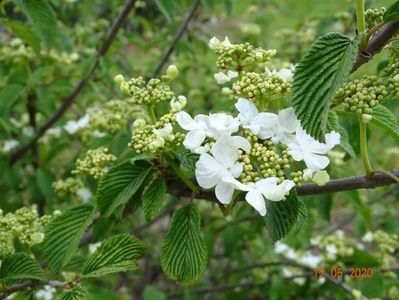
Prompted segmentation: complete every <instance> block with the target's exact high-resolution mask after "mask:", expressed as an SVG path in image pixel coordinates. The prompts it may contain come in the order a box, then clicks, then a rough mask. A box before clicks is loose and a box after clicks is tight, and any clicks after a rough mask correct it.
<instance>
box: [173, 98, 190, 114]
mask: <svg viewBox="0 0 399 300" xmlns="http://www.w3.org/2000/svg"><path fill="white" fill-rule="evenodd" d="M186 104H187V99H186V97H184V96H182V95H180V96H178V97H177V100H175V99H172V101H170V107H171V108H172V109H175V110H177V111H181V110H182V109H183V107H185V106H186Z"/></svg>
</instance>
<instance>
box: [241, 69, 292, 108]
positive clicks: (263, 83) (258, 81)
mask: <svg viewBox="0 0 399 300" xmlns="http://www.w3.org/2000/svg"><path fill="white" fill-rule="evenodd" d="M290 88H291V84H290V83H288V82H286V81H284V80H283V79H282V78H280V77H279V76H278V75H277V74H267V73H254V72H248V73H244V74H243V76H242V78H241V79H240V80H238V81H236V82H235V83H234V84H233V92H234V94H235V95H236V96H238V97H243V98H247V99H250V100H252V101H255V100H258V99H264V98H266V97H271V96H275V95H284V94H286V93H289V92H290Z"/></svg>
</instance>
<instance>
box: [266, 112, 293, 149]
mask: <svg viewBox="0 0 399 300" xmlns="http://www.w3.org/2000/svg"><path fill="white" fill-rule="evenodd" d="M277 119H278V120H277V122H276V123H275V124H274V126H273V127H271V128H270V129H269V130H268V131H267V130H263V131H262V134H261V135H260V136H259V137H260V138H261V139H269V138H271V140H272V142H273V144H278V143H282V144H284V145H288V144H289V143H292V142H294V141H295V135H294V133H295V131H296V130H297V129H298V128H299V126H300V122H299V121H298V119H297V117H296V115H295V111H294V109H293V108H291V107H289V108H286V109H283V110H280V111H279V113H278V115H277Z"/></svg>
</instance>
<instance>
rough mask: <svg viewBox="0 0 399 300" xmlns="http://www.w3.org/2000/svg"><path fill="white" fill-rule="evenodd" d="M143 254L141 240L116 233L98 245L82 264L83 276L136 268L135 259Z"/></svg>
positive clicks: (95, 275)
mask: <svg viewBox="0 0 399 300" xmlns="http://www.w3.org/2000/svg"><path fill="white" fill-rule="evenodd" d="M144 255H145V247H144V244H143V242H141V241H140V240H139V239H137V238H136V237H135V236H133V235H129V234H118V235H115V236H112V237H110V238H108V239H106V240H104V242H102V244H101V245H100V247H98V248H97V250H96V251H95V252H94V253H93V254H92V255H91V256H90V257H89V259H88V260H87V262H86V263H85V264H84V266H83V275H84V276H85V277H98V276H103V275H106V274H109V273H116V272H126V271H130V270H135V269H137V260H138V259H139V258H141V257H143V256H144Z"/></svg>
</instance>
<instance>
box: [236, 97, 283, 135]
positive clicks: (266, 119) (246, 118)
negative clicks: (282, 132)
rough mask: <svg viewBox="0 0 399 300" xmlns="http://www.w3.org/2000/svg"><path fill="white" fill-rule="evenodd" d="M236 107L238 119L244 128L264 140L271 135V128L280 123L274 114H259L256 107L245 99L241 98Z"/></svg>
mask: <svg viewBox="0 0 399 300" xmlns="http://www.w3.org/2000/svg"><path fill="white" fill-rule="evenodd" d="M235 107H236V108H237V110H238V111H239V114H238V119H239V120H240V122H241V124H242V127H244V128H247V129H249V130H251V132H252V133H253V134H256V135H258V136H259V137H260V138H264V136H265V135H269V133H270V132H271V128H272V127H274V126H275V124H276V123H277V122H278V118H277V116H276V115H275V114H273V113H266V112H261V113H259V112H258V109H257V108H256V105H255V104H254V103H253V102H251V101H249V100H247V99H244V98H239V99H238V101H237V103H236V104H235Z"/></svg>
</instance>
